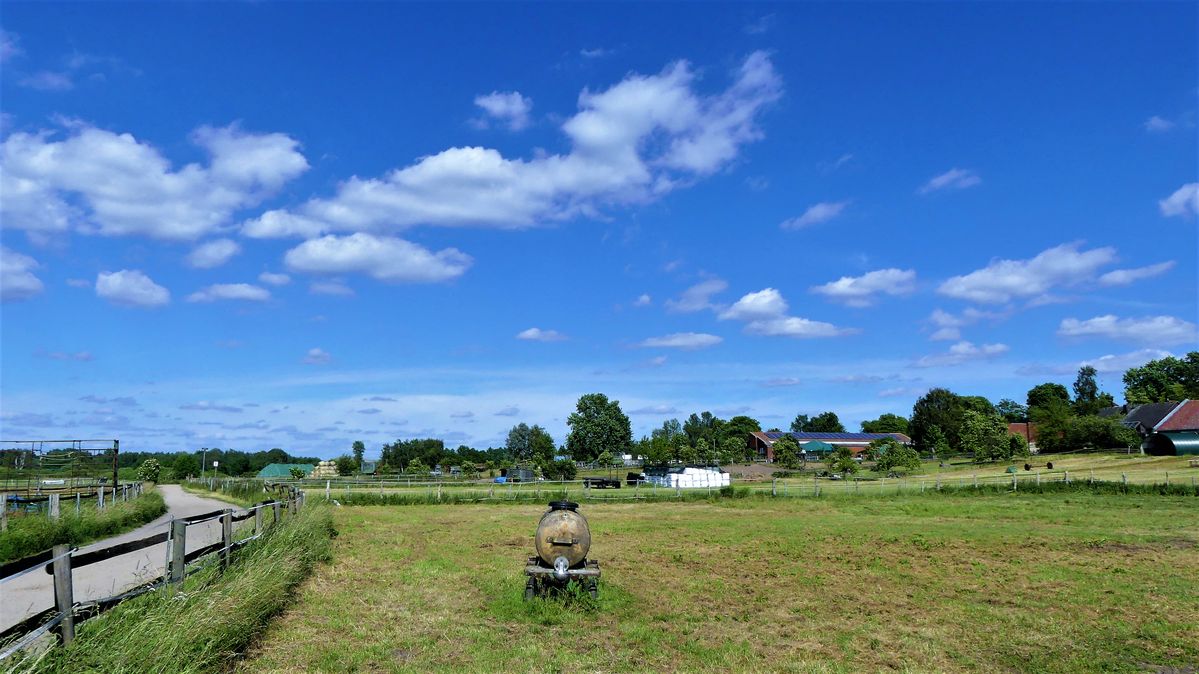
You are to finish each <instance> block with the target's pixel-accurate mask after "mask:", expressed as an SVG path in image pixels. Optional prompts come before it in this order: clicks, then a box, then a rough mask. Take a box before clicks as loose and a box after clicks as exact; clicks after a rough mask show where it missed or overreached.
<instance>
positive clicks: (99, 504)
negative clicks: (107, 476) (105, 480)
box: [96, 485, 104, 510]
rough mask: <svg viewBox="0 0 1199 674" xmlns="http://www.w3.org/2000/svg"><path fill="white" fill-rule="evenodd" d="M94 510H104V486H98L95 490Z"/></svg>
mask: <svg viewBox="0 0 1199 674" xmlns="http://www.w3.org/2000/svg"><path fill="white" fill-rule="evenodd" d="M96 509H97V510H104V485H100V488H99V489H98V490H96Z"/></svg>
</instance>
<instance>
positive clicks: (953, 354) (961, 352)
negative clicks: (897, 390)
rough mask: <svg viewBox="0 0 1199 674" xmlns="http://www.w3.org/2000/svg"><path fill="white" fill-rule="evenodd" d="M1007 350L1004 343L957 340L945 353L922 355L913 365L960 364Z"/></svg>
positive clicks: (985, 358) (987, 357)
mask: <svg viewBox="0 0 1199 674" xmlns="http://www.w3.org/2000/svg"><path fill="white" fill-rule="evenodd" d="M1008 351H1009V349H1008V346H1007V345H1006V344H980V345H978V346H975V345H974V344H973V343H971V342H965V341H963V342H958V343H957V344H954V345H953V346H951V347H949V350H948V351H947V352H945V353H938V354H934V355H931V356H924V357H923V358H921V359H919V360H917V361H916V362H915V363H914V365H915V366H916V367H943V366H947V365H961V364H962V363H968V362H970V361H975V360H987V359H990V358H995V357H997V356H1001V355H1003V354H1005V353H1007V352H1008Z"/></svg>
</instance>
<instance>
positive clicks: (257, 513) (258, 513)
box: [254, 504, 262, 536]
mask: <svg viewBox="0 0 1199 674" xmlns="http://www.w3.org/2000/svg"><path fill="white" fill-rule="evenodd" d="M261 533H262V505H261V504H259V506H258V507H257V508H255V509H254V535H255V536H257V535H258V534H261Z"/></svg>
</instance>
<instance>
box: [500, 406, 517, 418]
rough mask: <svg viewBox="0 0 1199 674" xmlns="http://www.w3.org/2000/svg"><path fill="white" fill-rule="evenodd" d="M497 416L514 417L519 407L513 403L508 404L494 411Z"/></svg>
mask: <svg viewBox="0 0 1199 674" xmlns="http://www.w3.org/2000/svg"><path fill="white" fill-rule="evenodd" d="M494 414H495V416H497V417H514V416H516V415H518V414H520V408H519V407H517V406H515V405H509V406H507V407H504V408H502V409H498V410H496V411H495V412H494Z"/></svg>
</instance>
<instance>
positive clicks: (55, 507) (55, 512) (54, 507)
mask: <svg viewBox="0 0 1199 674" xmlns="http://www.w3.org/2000/svg"><path fill="white" fill-rule="evenodd" d="M61 516H62V512H61V511H60V510H59V503H58V494H50V519H52V520H56V519H58V518H59V517H61Z"/></svg>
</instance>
